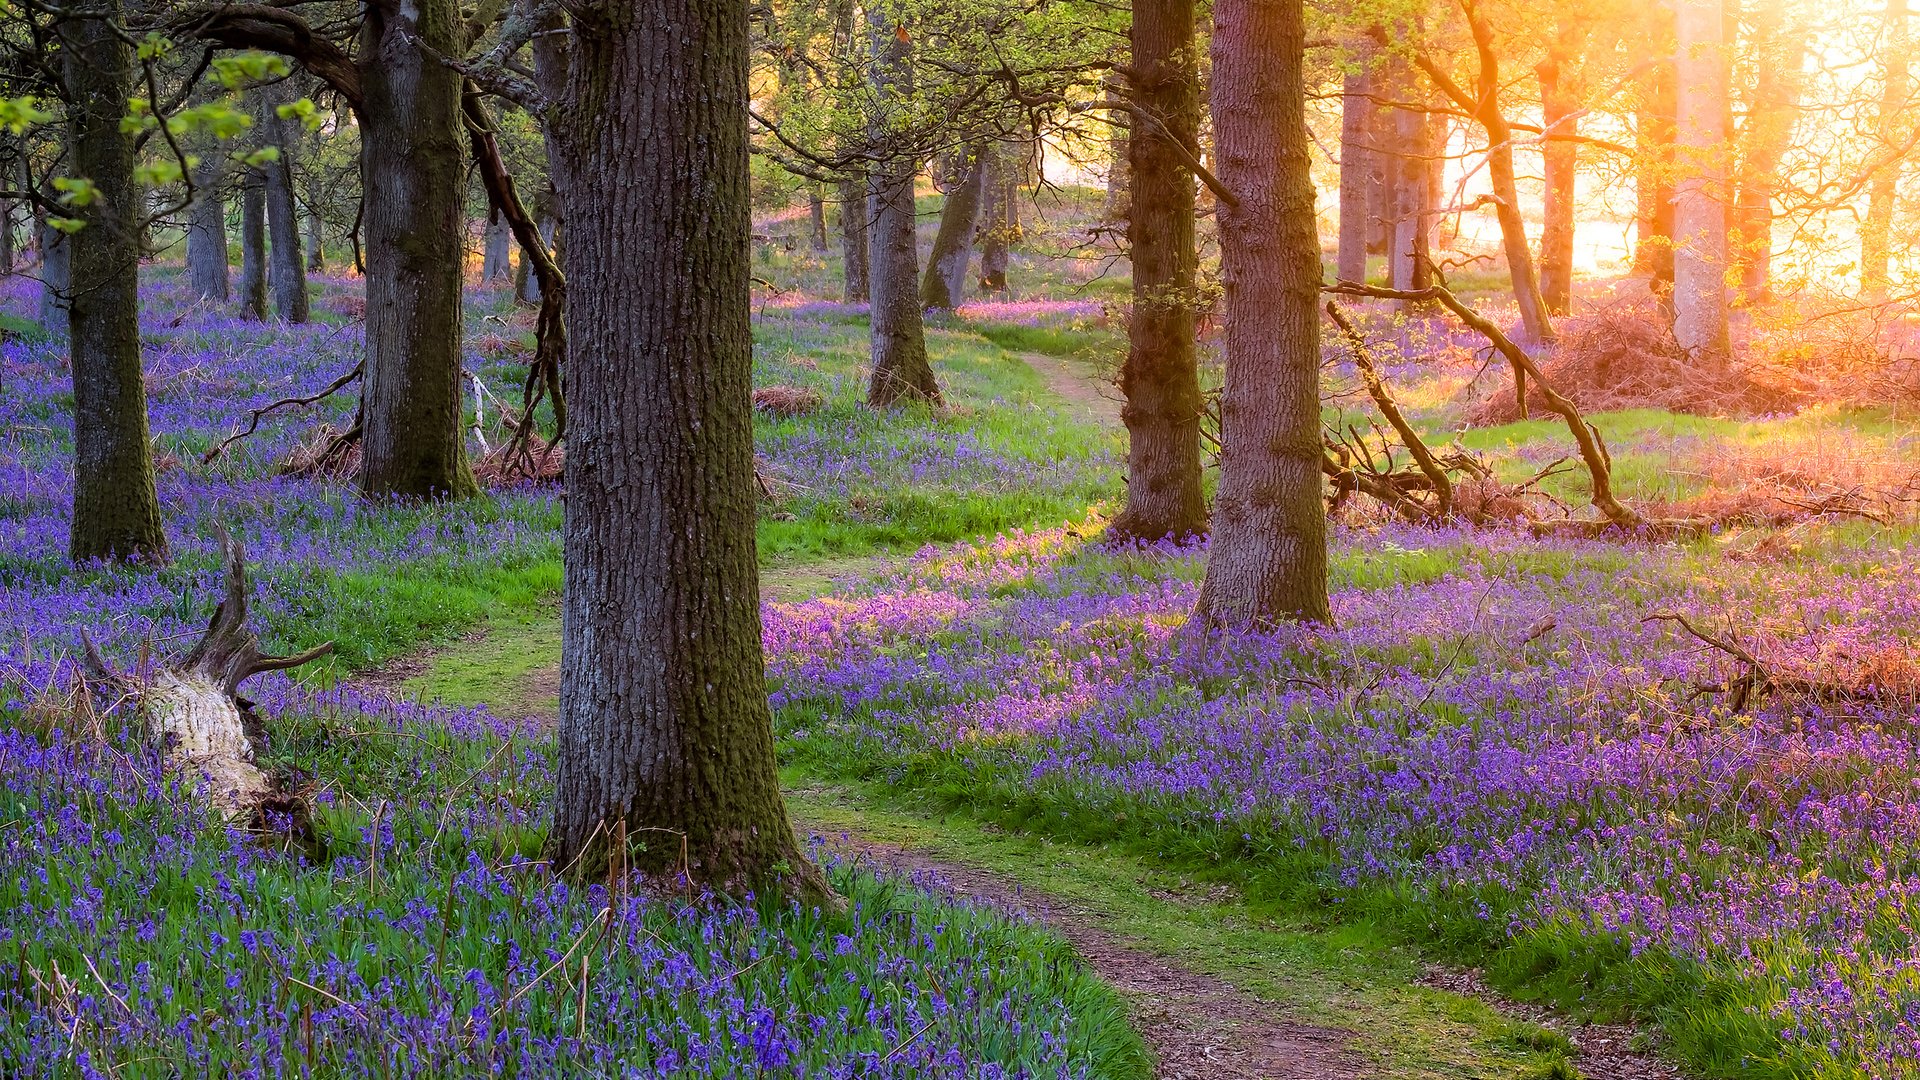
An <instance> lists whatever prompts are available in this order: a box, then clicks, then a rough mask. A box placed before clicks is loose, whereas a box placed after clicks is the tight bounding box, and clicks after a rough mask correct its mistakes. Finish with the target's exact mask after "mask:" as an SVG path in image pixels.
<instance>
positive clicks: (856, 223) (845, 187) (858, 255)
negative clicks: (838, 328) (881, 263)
mask: <svg viewBox="0 0 1920 1080" xmlns="http://www.w3.org/2000/svg"><path fill="white" fill-rule="evenodd" d="M838 191H839V194H840V260H841V278H842V280H843V281H844V282H845V291H844V293H843V295H842V299H844V300H845V301H846V302H847V303H849V304H864V303H866V302H867V290H868V279H867V185H866V182H865V181H862V180H842V181H841V182H840V186H839V188H838Z"/></svg>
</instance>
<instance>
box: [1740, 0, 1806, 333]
mask: <svg viewBox="0 0 1920 1080" xmlns="http://www.w3.org/2000/svg"><path fill="white" fill-rule="evenodd" d="M1784 6H1785V5H1784V4H1783V3H1781V0H1764V2H1763V4H1762V5H1761V6H1760V7H1759V8H1758V9H1757V10H1756V11H1755V13H1754V14H1755V19H1754V23H1755V26H1756V34H1755V40H1754V43H1753V47H1754V49H1755V50H1756V51H1757V52H1758V53H1759V54H1760V62H1759V63H1758V64H1757V65H1756V68H1757V70H1756V73H1755V79H1754V88H1753V101H1752V104H1751V105H1750V107H1749V108H1748V110H1747V119H1746V123H1745V125H1744V126H1743V128H1742V130H1741V132H1740V140H1739V142H1740V149H1741V158H1740V172H1739V186H1738V188H1737V190H1736V192H1735V194H1734V227H1733V238H1732V252H1731V258H1732V259H1733V261H1734V265H1735V267H1736V268H1737V269H1738V271H1739V278H1740V296H1741V302H1742V303H1744V304H1747V305H1753V304H1758V303H1762V302H1764V301H1765V300H1766V299H1767V297H1768V294H1769V285H1770V279H1771V277H1772V273H1773V194H1774V190H1775V189H1776V188H1777V187H1778V186H1779V183H1780V161H1781V159H1782V158H1783V157H1785V156H1786V152H1787V150H1788V148H1789V147H1790V146H1791V145H1792V142H1793V131H1794V125H1795V123H1796V122H1797V119H1798V115H1797V114H1798V112H1799V108H1800V94H1801V91H1802V88H1803V87H1804V85H1805V75H1804V67H1805V63H1806V49H1807V45H1806V41H1807V39H1806V37H1805V36H1803V35H1801V34H1798V33H1796V32H1795V31H1794V28H1792V27H1791V26H1790V25H1788V23H1787V13H1786V11H1785V10H1784Z"/></svg>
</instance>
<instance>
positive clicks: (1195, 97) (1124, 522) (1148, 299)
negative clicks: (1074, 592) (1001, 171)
mask: <svg viewBox="0 0 1920 1080" xmlns="http://www.w3.org/2000/svg"><path fill="white" fill-rule="evenodd" d="M1132 39H1133V60H1132V63H1131V65H1130V68H1131V71H1132V72H1133V85H1132V86H1131V87H1130V90H1131V92H1132V98H1133V103H1134V106H1135V107H1136V108H1138V109H1139V110H1140V111H1141V112H1142V113H1144V114H1146V115H1148V116H1150V117H1152V118H1153V119H1152V120H1151V121H1148V122H1142V123H1139V124H1137V125H1136V130H1135V132H1134V135H1133V138H1132V139H1130V140H1129V142H1128V146H1127V151H1128V154H1129V158H1128V162H1127V169H1128V172H1130V173H1131V174H1132V176H1133V193H1132V212H1131V213H1130V215H1129V216H1128V221H1127V241H1128V246H1129V249H1130V251H1131V253H1132V261H1133V313H1132V316H1131V318H1130V320H1129V322H1128V324H1127V360H1126V363H1125V365H1124V366H1123V367H1122V368H1121V369H1120V393H1121V395H1122V396H1123V397H1124V398H1125V399H1126V404H1125V405H1124V406H1123V407H1122V408H1121V410H1120V419H1121V420H1122V421H1123V422H1124V423H1125V424H1126V425H1127V504H1126V506H1125V507H1124V508H1123V509H1122V510H1121V512H1120V514H1119V516H1118V517H1116V518H1115V519H1114V522H1113V526H1112V528H1111V529H1110V530H1109V535H1111V536H1112V537H1113V538H1114V539H1116V540H1145V541H1155V540H1160V539H1163V538H1166V537H1174V538H1176V539H1185V538H1187V537H1191V536H1195V535H1198V534H1200V533H1204V532H1205V531H1206V528H1207V504H1206V495H1205V493H1204V492H1203V491H1202V489H1201V483H1200V415H1201V413H1202V411H1203V409H1204V402H1203V401H1202V399H1201V396H1200V376H1199V370H1198V366H1197V364H1196V360H1195V355H1194V348H1195V345H1194V341H1195V327H1194V308H1195V307H1196V306H1197V305H1198V304H1199V293H1198V290H1197V287H1196V282H1195V280H1194V278H1195V274H1196V271H1197V268H1198V262H1199V259H1198V255H1197V253H1196V249H1195V246H1194V195H1193V173H1192V171H1191V170H1190V169H1189V168H1188V167H1187V165H1186V154H1185V152H1184V151H1183V149H1182V146H1183V145H1184V146H1185V147H1191V146H1193V145H1194V144H1195V142H1196V141H1197V139H1196V137H1197V135H1198V132H1199V127H1200V87H1199V82H1200V79H1199V73H1198V72H1197V71H1195V70H1194V63H1195V58H1196V52H1195V48H1196V46H1195V42H1194V4H1193V0H1135V2H1134V5H1133V30H1132Z"/></svg>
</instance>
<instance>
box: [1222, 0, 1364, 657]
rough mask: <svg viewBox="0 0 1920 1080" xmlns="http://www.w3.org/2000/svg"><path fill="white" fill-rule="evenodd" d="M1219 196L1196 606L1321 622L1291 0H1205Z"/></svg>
mask: <svg viewBox="0 0 1920 1080" xmlns="http://www.w3.org/2000/svg"><path fill="white" fill-rule="evenodd" d="M1213 24H1214V25H1213V48H1212V56H1213V77H1212V84H1213V130H1214V146H1215V153H1216V155H1217V157H1218V162H1219V163H1218V169H1219V174H1220V180H1221V182H1222V183H1223V184H1224V185H1225V187H1226V188H1227V190H1228V191H1230V192H1232V193H1233V194H1234V196H1235V197H1236V199H1235V203H1234V204H1229V203H1228V202H1227V201H1226V200H1224V199H1223V200H1221V205H1220V207H1219V211H1218V213H1219V216H1220V280H1221V285H1222V288H1223V290H1224V295H1223V297H1222V307H1223V311H1224V328H1223V333H1222V339H1221V345H1222V352H1223V353H1224V355H1225V363H1226V385H1225V387H1224V389H1223V390H1222V392H1221V396H1220V431H1221V443H1222V450H1221V458H1220V491H1219V496H1218V499H1217V501H1216V503H1215V507H1214V522H1213V545H1212V550H1211V552H1210V553H1209V555H1208V558H1207V573H1206V579H1205V581H1204V582H1203V583H1202V585H1201V588H1200V603H1199V611H1198V617H1199V618H1201V619H1203V620H1205V622H1206V623H1207V624H1208V625H1210V626H1250V625H1252V626H1261V625H1270V624H1273V623H1276V622H1279V621H1282V620H1287V619H1303V620H1309V621H1315V622H1325V621H1328V620H1330V619H1331V618H1332V614H1331V609H1330V608H1329V606H1328V603H1327V525H1326V509H1325V503H1324V502H1323V496H1322V491H1323V490H1324V485H1323V484H1322V482H1321V479H1320V456H1321V447H1320V323H1319V308H1318V301H1319V295H1320V241H1319V234H1318V229H1317V226H1316V223H1315V219H1314V212H1313V176H1312V159H1311V156H1310V147H1311V145H1312V143H1311V141H1310V136H1309V135H1308V132H1307V122H1306V93H1305V87H1304V70H1303V69H1304V54H1305V52H1306V27H1305V17H1304V13H1303V11H1302V4H1301V0H1214V4H1213Z"/></svg>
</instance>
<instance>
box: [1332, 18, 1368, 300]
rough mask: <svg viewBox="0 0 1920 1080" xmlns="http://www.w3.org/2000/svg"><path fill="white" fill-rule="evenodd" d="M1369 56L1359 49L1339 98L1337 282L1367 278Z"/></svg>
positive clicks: (1360, 280) (1364, 279) (1361, 280)
mask: <svg viewBox="0 0 1920 1080" xmlns="http://www.w3.org/2000/svg"><path fill="white" fill-rule="evenodd" d="M1371 59H1372V57H1371V55H1370V53H1369V52H1367V51H1362V53H1361V55H1360V56H1359V57H1358V58H1357V59H1356V62H1357V63H1358V64H1360V67H1359V69H1358V70H1355V71H1352V72H1349V73H1348V74H1347V78H1346V83H1345V85H1344V86H1343V87H1342V92H1341V97H1340V251H1339V255H1338V261H1337V268H1336V271H1335V275H1334V276H1335V277H1336V278H1337V279H1338V280H1340V281H1358V282H1362V283H1364V282H1365V281H1366V280H1367V231H1368V229H1369V228H1370V227H1371V221H1370V220H1369V211H1370V210H1371V209H1372V206H1371V200H1370V199H1369V198H1368V192H1367V187H1368V185H1369V184H1370V183H1371V182H1372V179H1373V169H1374V150H1373V128H1374V123H1373V118H1374V113H1375V111H1376V110H1375V108H1374V104H1373V79H1372V77H1371V75H1370V73H1369V72H1368V70H1367V65H1368V63H1369V62H1370V61H1371Z"/></svg>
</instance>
